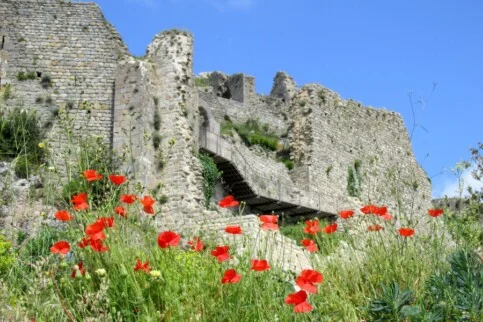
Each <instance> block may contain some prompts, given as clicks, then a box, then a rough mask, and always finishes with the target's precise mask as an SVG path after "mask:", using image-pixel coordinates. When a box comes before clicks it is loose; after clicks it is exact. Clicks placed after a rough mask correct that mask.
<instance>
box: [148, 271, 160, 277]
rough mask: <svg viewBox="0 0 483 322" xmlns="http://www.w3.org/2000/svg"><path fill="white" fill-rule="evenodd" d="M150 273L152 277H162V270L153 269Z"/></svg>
mask: <svg viewBox="0 0 483 322" xmlns="http://www.w3.org/2000/svg"><path fill="white" fill-rule="evenodd" d="M149 274H150V275H151V276H152V277H154V278H158V277H161V272H160V271H157V270H154V271H151V272H149Z"/></svg>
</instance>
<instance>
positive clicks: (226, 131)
mask: <svg viewBox="0 0 483 322" xmlns="http://www.w3.org/2000/svg"><path fill="white" fill-rule="evenodd" d="M220 133H221V135H226V136H233V122H232V121H231V120H230V119H225V120H223V121H222V122H221V124H220Z"/></svg>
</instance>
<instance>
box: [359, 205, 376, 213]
mask: <svg viewBox="0 0 483 322" xmlns="http://www.w3.org/2000/svg"><path fill="white" fill-rule="evenodd" d="M361 211H362V213H364V214H365V215H369V214H374V213H375V212H376V211H377V206H375V205H367V206H364V207H362V208H361Z"/></svg>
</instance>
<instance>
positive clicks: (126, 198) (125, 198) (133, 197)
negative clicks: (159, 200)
mask: <svg viewBox="0 0 483 322" xmlns="http://www.w3.org/2000/svg"><path fill="white" fill-rule="evenodd" d="M120 200H121V202H124V203H127V204H128V205H130V204H132V203H133V202H134V201H136V200H138V197H137V196H136V195H121V199H120Z"/></svg>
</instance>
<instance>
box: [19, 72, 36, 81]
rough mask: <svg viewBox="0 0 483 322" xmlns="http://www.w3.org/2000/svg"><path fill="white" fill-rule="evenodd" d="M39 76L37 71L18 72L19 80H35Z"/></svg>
mask: <svg viewBox="0 0 483 322" xmlns="http://www.w3.org/2000/svg"><path fill="white" fill-rule="evenodd" d="M36 78H37V73H36V72H28V73H25V72H23V71H20V72H18V73H17V80H19V81H21V82H22V81H26V80H34V79H36Z"/></svg>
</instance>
